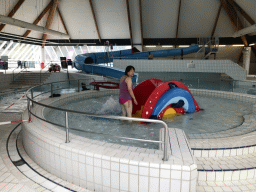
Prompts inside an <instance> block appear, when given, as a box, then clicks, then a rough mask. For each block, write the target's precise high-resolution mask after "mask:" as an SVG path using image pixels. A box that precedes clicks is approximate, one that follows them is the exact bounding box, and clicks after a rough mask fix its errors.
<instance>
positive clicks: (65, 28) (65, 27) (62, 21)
mask: <svg viewBox="0 0 256 192" xmlns="http://www.w3.org/2000/svg"><path fill="white" fill-rule="evenodd" d="M57 12H58V14H59V16H60V21H61V23H62V25H63V28H64V30H65V32H66V34H68V35H69V33H68V29H67V26H66V25H65V22H64V20H63V17H62V15H61V13H60V9H59V7H58V6H57ZM68 41H69V42H71V40H70V38H69V39H68Z"/></svg>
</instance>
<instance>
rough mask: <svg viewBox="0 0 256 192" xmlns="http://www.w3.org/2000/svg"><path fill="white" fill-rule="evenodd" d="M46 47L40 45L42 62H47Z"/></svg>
mask: <svg viewBox="0 0 256 192" xmlns="http://www.w3.org/2000/svg"><path fill="white" fill-rule="evenodd" d="M45 49H46V48H45V47H44V48H42V47H40V50H39V51H40V63H42V62H44V63H45Z"/></svg>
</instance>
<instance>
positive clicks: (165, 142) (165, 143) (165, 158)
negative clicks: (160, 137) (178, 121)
mask: <svg viewBox="0 0 256 192" xmlns="http://www.w3.org/2000/svg"><path fill="white" fill-rule="evenodd" d="M167 149H168V127H167V126H166V125H165V129H164V158H163V161H168V156H167V153H168V151H167Z"/></svg>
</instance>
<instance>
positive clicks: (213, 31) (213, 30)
mask: <svg viewBox="0 0 256 192" xmlns="http://www.w3.org/2000/svg"><path fill="white" fill-rule="evenodd" d="M221 8H222V4H220V7H219V10H218V13H217V16H216V19H215V23H214V26H213V29H212V34H211V37H213V35H214V33H215V30H216V27H217V23H218V20H219V17H220V11H221Z"/></svg>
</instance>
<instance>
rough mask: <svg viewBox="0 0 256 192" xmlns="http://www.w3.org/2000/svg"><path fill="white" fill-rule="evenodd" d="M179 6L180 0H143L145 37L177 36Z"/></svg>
mask: <svg viewBox="0 0 256 192" xmlns="http://www.w3.org/2000/svg"><path fill="white" fill-rule="evenodd" d="M178 7H179V1H178V0H168V1H163V0H161V1H155V0H142V17H143V36H144V38H173V37H175V34H176V27H177V17H178Z"/></svg>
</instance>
